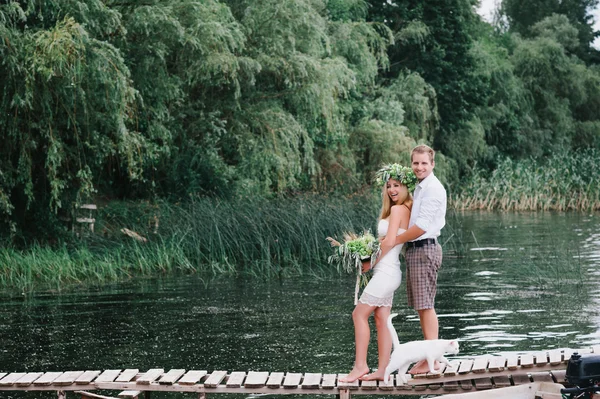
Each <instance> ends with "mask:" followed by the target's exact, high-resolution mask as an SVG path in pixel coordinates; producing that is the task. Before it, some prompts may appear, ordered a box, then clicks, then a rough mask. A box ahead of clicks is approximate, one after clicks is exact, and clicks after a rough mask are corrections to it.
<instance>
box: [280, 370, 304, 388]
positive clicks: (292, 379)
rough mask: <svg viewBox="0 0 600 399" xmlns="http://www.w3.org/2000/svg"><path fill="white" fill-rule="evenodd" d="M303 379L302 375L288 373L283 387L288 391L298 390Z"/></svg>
mask: <svg viewBox="0 0 600 399" xmlns="http://www.w3.org/2000/svg"><path fill="white" fill-rule="evenodd" d="M301 379H302V373H286V374H285V379H284V380H283V387H284V388H287V389H290V388H298V385H300V380H301Z"/></svg>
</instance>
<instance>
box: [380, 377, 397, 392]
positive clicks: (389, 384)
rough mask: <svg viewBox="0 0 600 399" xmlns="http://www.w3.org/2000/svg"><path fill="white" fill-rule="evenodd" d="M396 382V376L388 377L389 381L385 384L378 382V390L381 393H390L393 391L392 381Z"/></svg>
mask: <svg viewBox="0 0 600 399" xmlns="http://www.w3.org/2000/svg"><path fill="white" fill-rule="evenodd" d="M395 380H396V375H395V374H392V375H390V379H389V381H388V382H387V384H386V383H385V382H383V381H379V389H381V390H382V391H392V390H393V389H394V381H395Z"/></svg>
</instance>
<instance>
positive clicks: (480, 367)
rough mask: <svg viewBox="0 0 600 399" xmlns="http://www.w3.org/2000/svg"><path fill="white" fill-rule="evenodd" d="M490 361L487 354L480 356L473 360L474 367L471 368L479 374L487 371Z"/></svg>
mask: <svg viewBox="0 0 600 399" xmlns="http://www.w3.org/2000/svg"><path fill="white" fill-rule="evenodd" d="M488 363H489V358H488V357H487V356H478V357H476V358H475V360H474V361H473V367H472V368H471V371H472V372H473V373H478V374H479V373H485V370H486V369H487V365H488Z"/></svg>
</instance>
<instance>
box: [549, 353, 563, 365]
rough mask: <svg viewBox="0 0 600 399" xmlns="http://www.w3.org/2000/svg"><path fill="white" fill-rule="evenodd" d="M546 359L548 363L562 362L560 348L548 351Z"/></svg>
mask: <svg viewBox="0 0 600 399" xmlns="http://www.w3.org/2000/svg"><path fill="white" fill-rule="evenodd" d="M548 360H549V362H550V365H552V366H558V365H559V364H561V363H562V352H561V350H560V349H554V350H551V351H549V352H548Z"/></svg>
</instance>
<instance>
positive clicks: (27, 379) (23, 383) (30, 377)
mask: <svg viewBox="0 0 600 399" xmlns="http://www.w3.org/2000/svg"><path fill="white" fill-rule="evenodd" d="M43 374H44V373H27V374H25V375H24V376H23V377H21V378H19V379H18V380H17V386H18V387H27V386H29V385H31V384H33V382H34V381H35V380H37V379H38V378H40V377H41V376H42V375H43Z"/></svg>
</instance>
